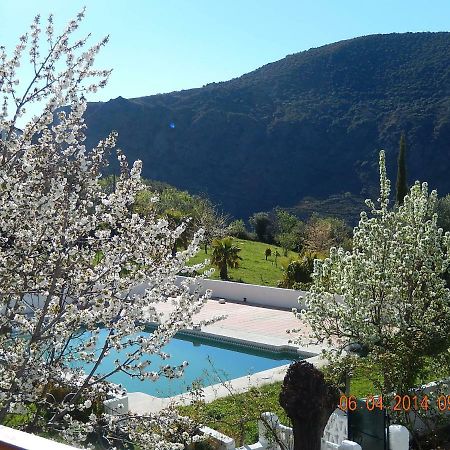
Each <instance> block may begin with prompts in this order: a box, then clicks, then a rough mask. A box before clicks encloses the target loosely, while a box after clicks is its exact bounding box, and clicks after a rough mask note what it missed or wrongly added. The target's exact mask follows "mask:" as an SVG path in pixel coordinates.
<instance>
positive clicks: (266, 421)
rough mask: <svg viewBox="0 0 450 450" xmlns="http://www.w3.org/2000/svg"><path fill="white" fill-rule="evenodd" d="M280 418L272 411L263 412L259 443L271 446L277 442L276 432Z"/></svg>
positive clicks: (259, 429)
mask: <svg viewBox="0 0 450 450" xmlns="http://www.w3.org/2000/svg"><path fill="white" fill-rule="evenodd" d="M279 424H280V420H279V419H278V416H277V415H276V414H274V413H271V412H264V413H262V414H261V419H259V420H258V435H259V443H260V444H261V446H262V447H263V448H271V447H272V446H273V444H274V442H275V436H274V433H277V432H278V426H279Z"/></svg>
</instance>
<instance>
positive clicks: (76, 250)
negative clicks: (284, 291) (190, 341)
mask: <svg viewBox="0 0 450 450" xmlns="http://www.w3.org/2000/svg"><path fill="white" fill-rule="evenodd" d="M83 15H84V12H82V13H80V14H79V15H78V16H77V18H76V19H75V20H73V21H71V22H70V23H69V24H68V26H67V27H66V30H65V31H64V32H63V33H62V34H61V35H60V36H55V35H54V32H53V18H52V17H51V16H50V18H49V21H48V25H47V26H46V27H45V28H44V30H45V33H42V32H41V27H40V26H39V23H40V18H39V17H37V18H36V20H35V21H34V23H33V25H32V26H31V33H30V35H24V36H23V37H22V38H21V39H20V43H19V45H18V46H17V48H16V49H15V51H14V52H13V55H12V57H11V58H10V59H8V57H7V55H6V52H5V51H4V50H3V49H0V94H1V95H2V96H3V97H4V98H5V99H6V100H5V101H4V102H3V105H2V110H1V112H0V131H1V139H0V290H1V292H0V294H1V295H0V423H4V424H8V421H9V420H11V419H13V418H14V415H15V414H17V413H22V412H23V411H24V408H25V409H26V408H27V407H28V406H30V405H32V407H31V408H28V409H27V421H26V422H27V423H34V424H37V423H39V424H43V425H42V426H43V428H44V429H46V430H53V431H54V430H57V431H59V432H60V433H61V436H62V437H63V438H64V439H66V440H67V441H68V442H73V443H80V442H82V441H84V440H85V439H86V437H87V436H88V435H89V434H90V433H93V432H94V431H95V432H98V433H101V434H102V435H103V436H104V437H105V439H111V441H110V442H111V447H113V443H114V442H117V441H115V439H122V438H123V436H128V438H129V439H130V440H131V441H134V442H136V443H137V445H138V446H140V447H141V448H161V449H166V448H167V449H168V448H175V447H180V448H183V445H184V444H183V443H174V442H177V441H176V437H174V436H169V435H170V433H167V432H166V431H165V430H168V429H171V428H172V429H175V428H176V426H175V424H176V423H182V424H183V426H185V427H186V429H189V426H190V422H189V421H188V420H187V419H186V418H182V417H180V416H179V415H178V413H177V412H176V411H175V410H170V411H165V412H163V413H161V414H159V415H154V416H149V417H144V418H143V417H134V416H131V417H130V416H127V415H123V416H121V415H119V416H114V417H109V416H107V415H102V414H99V413H96V412H95V411H92V412H91V411H89V410H90V409H91V408H94V405H96V404H97V403H98V402H100V403H101V401H102V399H105V398H106V395H108V394H109V393H110V392H111V390H113V389H114V388H113V387H112V386H111V385H109V384H108V383H107V380H108V378H109V377H110V376H111V375H112V374H113V373H115V372H118V371H121V370H123V371H126V373H128V374H129V376H131V377H138V378H148V379H151V380H156V379H158V378H159V377H160V376H161V375H164V373H166V374H167V375H168V376H180V375H181V374H182V369H183V368H184V367H185V365H186V363H183V364H182V365H181V366H180V367H171V366H167V367H166V368H165V369H161V370H160V369H159V368H158V367H153V365H152V364H148V363H146V364H143V363H142V358H143V357H144V356H145V357H147V356H149V355H151V354H155V355H162V356H166V355H165V354H164V353H163V352H162V348H163V347H164V345H166V344H167V343H168V341H169V340H170V339H171V338H172V337H173V336H174V335H175V333H176V332H177V331H178V330H180V329H181V328H185V327H188V326H190V325H192V323H193V319H192V317H193V315H194V314H195V313H196V312H198V311H199V310H200V308H201V307H202V306H203V304H204V302H205V299H206V298H207V297H208V296H209V294H207V295H206V296H200V295H199V294H198V291H199V290H198V289H196V290H195V293H193V294H191V293H190V291H189V288H188V286H187V285H186V284H185V283H183V285H182V286H180V287H178V286H177V285H176V284H175V276H176V275H177V274H178V273H179V272H180V271H181V270H183V269H184V268H185V266H186V263H187V261H188V259H189V258H190V257H192V256H193V255H194V254H195V253H196V252H197V250H198V246H199V243H200V242H201V239H202V232H201V231H200V232H199V233H198V234H196V235H195V237H194V239H193V241H192V243H191V244H190V245H189V246H188V248H187V250H186V251H183V252H178V253H177V254H176V255H175V256H172V243H173V242H174V241H175V240H176V239H177V237H178V236H179V235H180V234H181V233H182V231H183V229H184V225H182V226H180V227H178V228H176V229H174V230H172V229H170V228H169V226H168V224H167V221H164V220H161V219H159V218H157V217H156V216H155V215H152V214H151V213H150V214H148V215H147V216H146V217H145V218H142V217H139V216H138V215H136V214H132V212H131V211H132V208H131V206H132V204H133V202H134V200H135V196H136V194H137V193H138V192H139V191H140V190H142V189H143V187H144V186H143V183H142V181H141V178H140V173H141V169H142V164H141V162H140V161H138V162H135V163H134V164H133V166H132V169H131V170H128V166H127V162H126V159H125V157H124V156H123V155H122V154H121V153H120V152H118V159H119V162H120V166H121V175H120V178H119V179H118V181H117V184H116V190H115V192H113V193H105V192H104V191H103V190H102V189H101V187H100V184H99V180H100V179H101V177H102V171H103V169H104V168H105V166H106V165H107V159H108V152H109V151H110V150H111V149H113V148H114V147H115V142H116V138H117V134H116V133H115V132H112V133H111V134H110V135H109V136H108V137H106V138H105V139H104V140H103V141H101V142H99V144H98V145H97V146H96V147H95V148H93V149H91V150H88V149H86V147H85V144H84V141H85V135H84V131H85V124H84V119H83V113H84V111H85V110H86V99H85V98H84V94H85V93H86V92H89V91H95V90H96V89H97V88H100V87H103V86H104V84H105V82H106V80H107V78H108V76H109V74H110V71H105V70H95V69H94V68H93V63H94V60H95V56H96V55H97V53H98V52H99V51H100V49H101V48H102V47H103V46H104V45H105V44H106V42H107V38H105V39H103V40H102V41H100V42H99V43H97V44H94V45H93V46H92V47H90V48H87V49H86V44H87V38H86V39H82V40H79V41H74V40H73V39H72V33H73V32H74V31H75V30H76V29H77V28H78V26H79V23H80V21H81V19H82V18H83ZM43 34H44V35H43ZM41 37H43V38H44V39H45V44H42V43H41ZM27 45H30V46H31V48H30V51H29V53H28V56H29V58H30V61H31V64H32V66H33V67H34V79H33V80H32V82H31V84H30V86H29V88H27V87H26V86H27V85H26V84H25V85H22V84H21V82H22V80H19V79H18V78H17V72H16V69H17V67H19V66H20V61H21V58H22V57H23V56H24V51H25V49H26V48H27ZM43 45H46V46H47V47H48V48H47V50H45V51H43V50H42V48H43ZM64 65H65V67H64V68H62V70H61V71H58V70H57V69H56V68H57V67H61V66H64ZM21 88H22V90H20V89H21ZM32 103H36V104H39V105H42V104H43V105H44V106H43V109H42V111H41V113H40V114H38V115H36V116H35V117H34V118H33V119H31V120H30V121H29V122H28V123H27V124H26V125H25V127H24V128H23V131H22V132H20V131H18V129H17V120H18V118H19V117H20V116H21V114H22V112H23V109H24V107H25V106H26V105H28V104H32ZM63 106H64V107H65V108H64V109H63V110H60V108H61V107H63ZM54 119H55V120H54ZM56 119H57V120H56ZM156 200H157V199H156V198H153V199H152V201H156ZM144 282H145V283H144ZM143 283H144V284H143ZM169 299H170V300H169ZM165 301H171V302H172V304H173V306H172V313H171V315H170V316H169V317H168V318H167V319H166V320H164V319H162V318H160V323H159V326H158V328H157V329H156V330H155V331H154V332H153V333H150V334H148V335H146V334H143V331H144V323H143V322H144V321H145V317H143V311H145V310H147V309H149V308H153V305H154V304H155V303H156V302H165ZM103 330H106V335H105V334H101V333H102V332H104V331H103ZM81 336H84V340H83V339H80V337H81ZM101 336H104V337H103V338H102V337H101ZM113 349H117V350H123V353H122V356H121V357H120V359H118V360H116V362H115V368H114V369H112V370H110V371H109V372H105V369H104V367H103V366H102V364H101V362H102V359H103V358H104V357H105V356H106V355H108V354H109V352H110V351H112V350H113ZM74 361H78V362H85V363H90V364H91V366H90V367H93V368H92V369H90V370H87V371H86V372H84V371H82V370H80V369H76V368H74V367H75V366H74V365H73V363H74ZM77 410H79V411H83V410H88V411H87V412H89V416H87V417H86V419H85V420H81V419H79V417H80V416H79V414H78V415H77V414H76V412H77ZM27 423H24V424H23V426H24V427H25V426H26V425H27ZM105 424H106V425H105ZM138 425H139V427H138ZM143 425H145V426H143ZM33 426H35V425H33ZM142 429H144V430H145V431H144V432H143V433H142ZM155 430H161V434H160V435H157V433H155ZM180 439H181V438H180Z"/></svg>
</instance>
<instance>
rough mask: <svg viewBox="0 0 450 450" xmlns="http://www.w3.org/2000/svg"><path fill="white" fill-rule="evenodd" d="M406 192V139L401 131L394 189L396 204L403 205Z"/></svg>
mask: <svg viewBox="0 0 450 450" xmlns="http://www.w3.org/2000/svg"><path fill="white" fill-rule="evenodd" d="M407 193H408V183H407V181H406V139H405V134H404V133H402V135H401V137H400V147H399V151H398V159H397V184H396V190H395V199H396V202H397V205H403V199H404V198H405V195H406V194H407Z"/></svg>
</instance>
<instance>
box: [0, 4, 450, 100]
mask: <svg viewBox="0 0 450 450" xmlns="http://www.w3.org/2000/svg"><path fill="white" fill-rule="evenodd" d="M83 5H85V6H86V7H87V12H86V18H85V21H84V24H83V26H82V30H83V32H86V33H87V32H92V35H93V40H92V42H94V39H95V40H98V39H100V38H101V37H103V36H105V35H107V34H109V35H110V39H111V40H110V43H109V44H108V46H107V48H106V49H104V51H103V52H102V54H101V55H100V56H99V58H98V59H97V61H98V64H97V66H98V67H99V68H113V69H114V72H113V74H112V77H111V79H110V83H109V84H108V87H107V88H105V89H103V90H102V91H101V92H100V93H98V94H96V96H94V97H93V96H91V97H90V100H94V99H95V100H108V99H110V98H115V97H117V96H119V95H121V96H123V97H126V98H130V97H138V96H143V95H150V94H155V93H161V92H170V91H174V90H180V89H187V88H192V87H200V86H202V85H204V84H206V83H209V82H212V81H223V80H228V79H230V78H234V77H237V76H239V75H242V74H243V73H246V72H250V71H252V70H253V69H256V68H257V67H260V66H262V65H264V64H266V63H268V62H272V61H276V60H278V59H281V58H283V57H284V56H286V55H287V54H291V53H296V52H298V51H301V50H306V49H308V48H311V47H318V46H321V45H324V44H327V43H330V42H335V41H339V40H342V39H347V38H351V37H355V36H361V35H367V34H374V33H389V32H394V31H395V32H405V31H448V29H449V26H450V25H449V18H450V1H449V0H428V1H427V0H424V1H419V0H409V1H403V0H315V1H312V0H84V1H80V0H70V1H68V0H66V1H62V0H39V1H36V0H0V45H6V46H7V48H10V49H12V48H13V47H14V46H15V44H16V42H17V38H18V36H19V35H20V34H21V33H22V32H24V31H25V30H26V29H27V26H28V25H29V24H30V23H31V21H32V18H33V17H34V15H35V14H36V13H41V15H42V16H43V17H47V16H48V14H49V13H50V12H53V13H54V15H55V26H56V29H61V28H62V27H63V25H65V23H66V21H67V20H68V19H69V18H71V17H73V16H74V15H75V14H76V12H78V11H79V10H80V9H81V8H82V6H83Z"/></svg>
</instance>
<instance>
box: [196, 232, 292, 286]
mask: <svg viewBox="0 0 450 450" xmlns="http://www.w3.org/2000/svg"><path fill="white" fill-rule="evenodd" d="M234 241H235V243H236V245H237V246H238V247H239V248H240V249H241V251H240V253H239V254H240V256H241V258H242V261H240V266H239V268H238V269H229V270H228V277H229V279H230V280H231V281H239V282H243V283H249V284H259V285H263V286H276V285H277V282H278V281H279V280H281V279H282V278H283V270H282V263H286V262H288V260H289V258H292V259H296V258H298V254H297V253H294V252H288V256H287V257H284V256H279V257H278V258H277V261H276V262H275V252H276V251H278V253H279V254H280V255H283V249H282V248H281V247H278V246H276V245H269V244H264V243H263V242H254V241H246V240H245V239H234ZM267 248H270V249H271V250H272V256H269V257H268V259H267V261H266V258H265V251H266V249H267ZM211 251H212V250H211V249H208V254H205V251H204V250H203V249H201V250H200V251H199V253H198V254H197V255H196V256H195V257H194V258H192V259H191V260H190V262H189V264H191V265H192V264H198V263H200V262H203V261H204V260H205V259H208V258H210V255H211ZM210 267H211V266H207V268H210ZM211 278H213V279H216V280H218V279H219V271H218V270H217V269H216V271H215V272H214V274H213V276H212V277H211Z"/></svg>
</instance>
